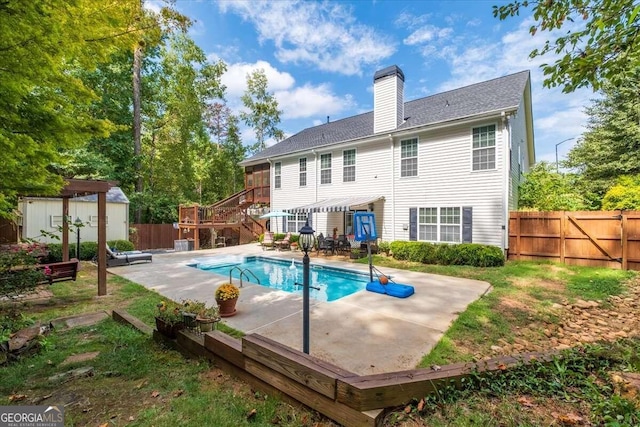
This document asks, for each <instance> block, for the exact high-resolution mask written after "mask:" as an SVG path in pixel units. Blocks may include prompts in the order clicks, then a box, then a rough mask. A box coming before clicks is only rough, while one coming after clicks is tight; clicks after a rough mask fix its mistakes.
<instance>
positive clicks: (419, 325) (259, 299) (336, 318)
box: [109, 244, 491, 375]
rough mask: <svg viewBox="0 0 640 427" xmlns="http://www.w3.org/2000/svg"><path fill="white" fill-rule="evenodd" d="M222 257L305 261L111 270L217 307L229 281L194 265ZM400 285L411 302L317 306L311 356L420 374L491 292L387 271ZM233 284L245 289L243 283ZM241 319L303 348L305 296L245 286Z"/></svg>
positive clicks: (365, 298)
mask: <svg viewBox="0 0 640 427" xmlns="http://www.w3.org/2000/svg"><path fill="white" fill-rule="evenodd" d="M223 255H245V256H248V255H260V256H268V257H274V258H285V259H288V260H290V259H292V258H295V259H296V260H298V261H300V260H301V259H302V253H301V252H300V251H293V252H292V251H282V252H279V251H263V250H262V249H261V248H260V246H258V245H257V244H249V245H242V246H232V247H226V248H217V249H211V250H201V251H197V252H175V253H166V254H154V255H153V263H148V264H146V263H145V264H134V265H130V266H122V267H114V268H111V269H109V271H110V272H111V273H113V274H117V275H119V276H122V277H125V278H127V279H129V280H131V281H133V282H136V283H139V284H141V285H143V286H145V287H147V288H149V289H153V290H155V291H157V292H158V293H160V294H161V295H163V296H165V297H167V298H170V299H173V300H175V301H178V302H179V301H181V300H183V299H197V300H202V301H206V302H207V303H208V304H215V298H214V291H215V289H216V288H217V286H219V285H220V284H222V283H226V282H228V280H229V278H228V276H227V277H223V276H220V275H216V274H212V273H209V272H206V271H202V270H198V269H196V268H192V267H189V266H188V264H191V263H194V262H195V260H196V259H201V258H206V257H219V256H223ZM311 262H312V263H315V264H325V265H333V266H339V267H343V268H349V269H352V270H358V271H362V272H365V273H367V274H368V266H367V265H362V264H354V263H349V262H341V261H336V260H335V259H331V258H328V257H323V256H315V254H314V256H313V257H312V258H311ZM382 270H383V271H384V273H385V274H388V275H391V276H393V278H394V280H395V281H396V282H398V283H407V284H410V285H413V286H414V287H415V290H416V292H415V294H414V295H412V296H411V297H409V298H406V299H398V298H393V297H390V296H387V295H380V294H376V293H371V292H367V291H360V292H356V293H354V294H352V295H349V296H346V297H344V298H341V299H339V300H336V301H333V302H318V301H315V300H312V301H311V312H310V319H311V331H310V347H311V354H312V355H313V356H316V357H318V358H320V359H323V360H325V361H327V362H331V363H333V364H335V365H337V366H340V367H341V368H344V369H347V370H349V371H351V372H354V373H357V374H360V375H365V374H373V373H381V372H393V371H399V370H405V369H412V368H415V367H416V365H417V364H418V363H419V361H420V359H421V358H422V357H423V356H424V355H425V354H427V353H428V352H429V351H430V350H431V349H432V348H433V347H434V346H435V344H436V343H437V342H438V340H440V338H441V337H442V334H443V333H444V332H445V331H446V330H447V328H448V327H449V326H450V325H451V323H452V322H453V321H454V320H455V318H456V317H457V315H458V314H459V313H461V312H463V311H464V310H465V309H466V307H467V306H468V305H469V304H470V303H471V302H473V301H475V300H476V299H478V298H480V297H481V296H482V295H484V294H485V293H487V292H488V291H489V290H490V289H491V286H490V285H489V284H488V283H487V282H480V281H476V280H469V279H461V278H454V277H447V276H439V275H434V274H425V273H415V272H410V271H405V270H397V269H391V268H384V269H382ZM234 283H236V284H238V281H237V280H234ZM237 310H238V314H236V315H235V316H233V317H228V318H225V319H224V322H226V324H228V325H229V326H231V327H233V328H235V329H239V330H241V331H243V332H245V333H247V334H250V333H258V334H260V335H263V336H265V337H268V338H271V339H273V340H275V341H278V342H280V343H282V344H285V345H287V346H290V347H292V348H294V349H297V350H301V349H302V296H301V295H300V294H292V293H288V292H284V291H279V290H273V289H270V288H267V287H265V286H260V285H257V284H252V283H247V282H246V281H245V282H244V286H243V287H242V289H241V290H240V298H239V300H238V304H237Z"/></svg>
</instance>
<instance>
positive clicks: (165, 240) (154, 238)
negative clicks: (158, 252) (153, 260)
mask: <svg viewBox="0 0 640 427" xmlns="http://www.w3.org/2000/svg"><path fill="white" fill-rule="evenodd" d="M131 227H132V228H135V229H136V232H135V233H130V234H129V239H130V240H131V241H132V242H133V244H134V245H135V247H136V249H138V250H144V249H169V248H173V241H174V240H178V230H176V229H175V228H173V224H131Z"/></svg>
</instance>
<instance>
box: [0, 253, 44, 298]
mask: <svg viewBox="0 0 640 427" xmlns="http://www.w3.org/2000/svg"><path fill="white" fill-rule="evenodd" d="M33 247H34V245H29V248H24V247H21V246H20V245H13V246H10V247H8V248H4V249H2V250H1V251H0V296H1V297H8V296H15V295H19V294H22V293H25V292H29V291H32V290H33V289H35V287H36V286H37V284H38V282H40V281H42V280H44V277H45V276H44V273H43V271H42V270H41V269H39V268H37V264H38V261H39V256H40V255H41V251H40V246H37V247H36V249H33Z"/></svg>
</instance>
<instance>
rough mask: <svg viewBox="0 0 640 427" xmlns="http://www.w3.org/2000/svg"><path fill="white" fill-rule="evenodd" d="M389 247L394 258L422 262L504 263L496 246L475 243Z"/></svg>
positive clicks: (408, 244) (447, 263) (457, 263)
mask: <svg viewBox="0 0 640 427" xmlns="http://www.w3.org/2000/svg"><path fill="white" fill-rule="evenodd" d="M390 249H391V253H392V255H393V257H394V258H395V259H398V260H405V261H412V262H419V263H422V264H440V265H471V266H475V267H498V266H501V265H504V254H503V253H502V250H501V249H500V248H498V247H497V246H489V245H478V244H475V243H460V244H436V243H427V242H404V241H395V242H391V244H390ZM352 252H353V250H352Z"/></svg>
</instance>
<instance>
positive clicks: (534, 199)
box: [518, 162, 586, 211]
mask: <svg viewBox="0 0 640 427" xmlns="http://www.w3.org/2000/svg"><path fill="white" fill-rule="evenodd" d="M573 181H574V176H573V175H570V174H567V175H563V174H559V173H556V171H555V165H552V164H550V163H548V162H540V163H538V164H536V165H535V166H534V167H533V168H532V169H531V170H530V171H529V172H528V173H526V174H525V180H524V182H523V183H522V184H520V199H519V206H518V208H519V209H521V210H539V211H562V210H566V211H577V210H584V209H585V208H586V205H585V202H584V198H583V196H582V195H581V194H580V193H578V192H577V191H576V190H575V185H574V182H573Z"/></svg>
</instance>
